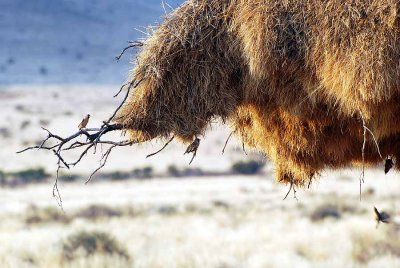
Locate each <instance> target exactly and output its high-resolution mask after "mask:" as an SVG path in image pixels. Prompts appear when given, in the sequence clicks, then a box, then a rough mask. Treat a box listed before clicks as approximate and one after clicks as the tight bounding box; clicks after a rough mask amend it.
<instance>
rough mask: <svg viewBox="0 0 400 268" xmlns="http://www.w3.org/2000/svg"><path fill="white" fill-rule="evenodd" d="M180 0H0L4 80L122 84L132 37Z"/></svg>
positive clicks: (141, 33) (6, 82)
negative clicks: (124, 51) (127, 48)
mask: <svg viewBox="0 0 400 268" xmlns="http://www.w3.org/2000/svg"><path fill="white" fill-rule="evenodd" d="M182 2H183V1H182V0H168V1H163V0H147V1H146V0H120V1H105V0H85V1H79V0H35V1H23V0H12V1H9V0H0V10H1V11H0V13H1V16H0V28H1V29H2V34H1V35H0V43H1V44H2V45H1V46H0V86H4V85H15V84H18V85H21V84H28V85H29V84H35V85H49V84H120V83H122V82H123V81H124V80H125V79H126V78H127V76H128V72H129V69H130V68H131V67H132V66H131V64H130V63H129V62H130V59H131V58H132V55H133V51H128V52H127V53H126V54H125V55H124V57H123V58H122V59H121V60H120V61H119V62H117V61H116V59H115V57H116V56H117V55H118V54H119V53H120V52H121V50H122V49H123V48H124V47H126V46H127V42H128V41H130V40H137V39H140V38H143V37H145V34H144V32H145V31H146V28H147V27H149V26H155V25H157V23H159V22H160V21H161V20H162V17H163V16H164V15H165V12H170V11H171V8H175V7H177V6H178V5H179V4H181V3H182Z"/></svg>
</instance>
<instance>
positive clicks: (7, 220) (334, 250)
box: [0, 171, 400, 268]
mask: <svg viewBox="0 0 400 268" xmlns="http://www.w3.org/2000/svg"><path fill="white" fill-rule="evenodd" d="M367 172H368V174H367V177H369V176H378V177H379V175H377V174H378V173H379V172H377V171H373V172H371V173H370V171H367ZM342 176H344V175H342V174H331V175H330V176H329V179H327V180H323V181H321V182H320V184H319V186H318V187H317V188H315V186H314V187H313V189H311V190H309V191H299V192H298V199H299V201H296V200H295V199H293V198H288V199H287V200H286V201H282V197H283V196H284V194H285V192H286V189H285V187H282V186H281V185H279V184H276V183H274V182H273V181H272V180H270V179H264V178H261V177H252V178H249V177H221V178H219V179H211V178H193V179H190V180H181V179H155V180H152V181H149V180H147V181H135V180H129V181H121V182H110V181H108V182H98V183H93V184H91V185H90V186H88V187H82V184H80V183H72V184H71V183H68V184H62V186H61V187H62V188H61V189H62V191H63V197H64V209H65V213H64V212H62V211H61V210H60V209H58V208H57V207H56V206H55V204H54V201H53V200H52V198H51V196H50V194H49V186H48V184H46V183H43V184H35V185H32V186H30V187H24V188H14V189H9V188H5V189H0V199H1V200H0V201H1V202H2V203H3V204H5V203H6V204H7V205H6V206H5V207H4V208H3V209H1V210H0V244H1V245H2V246H1V247H0V261H1V263H2V267H135V268H136V267H143V268H156V267H166V268H169V267H171V268H172V267H180V268H185V267H192V268H194V267H226V268H235V267H249V268H261V267H279V268H284V267H293V265H296V267H332V268H333V267H398V266H399V265H400V252H399V248H400V245H399V240H398V239H396V238H397V237H398V236H399V235H400V229H399V227H398V225H397V226H396V225H395V224H388V225H386V224H382V225H381V226H380V227H379V228H378V229H376V225H375V222H374V220H373V211H372V208H373V205H378V206H379V207H380V208H382V209H385V210H386V211H388V212H389V213H390V214H391V216H392V218H393V220H395V221H397V222H398V223H400V222H399V219H398V217H397V216H398V208H397V207H396V203H397V201H398V198H397V193H398V191H399V186H398V183H397V179H396V178H395V176H389V177H388V178H385V179H384V180H385V183H383V184H385V186H383V184H382V180H383V178H378V179H377V180H375V181H373V182H372V181H368V185H369V187H370V188H371V189H374V193H371V191H368V192H369V194H364V195H363V202H358V189H357V183H355V182H356V180H355V179H356V177H357V176H358V172H346V176H350V177H352V178H353V180H342V179H341V177H342ZM378 181H380V182H378ZM105 195H106V196H105ZM5 201H7V202H5Z"/></svg>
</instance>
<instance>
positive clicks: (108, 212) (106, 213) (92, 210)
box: [76, 205, 122, 220]
mask: <svg viewBox="0 0 400 268" xmlns="http://www.w3.org/2000/svg"><path fill="white" fill-rule="evenodd" d="M121 216H122V212H121V211H119V210H116V209H113V208H110V207H107V206H102V205H92V206H89V207H87V208H85V209H83V210H81V211H79V212H78V213H77V214H76V217H80V218H85V219H91V220H96V219H100V218H111V217H121Z"/></svg>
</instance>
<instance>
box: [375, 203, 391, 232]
mask: <svg viewBox="0 0 400 268" xmlns="http://www.w3.org/2000/svg"><path fill="white" fill-rule="evenodd" d="M374 213H375V221H376V228H378V226H379V223H381V222H383V223H389V218H390V215H389V214H388V213H386V212H384V211H382V212H379V210H378V209H377V208H376V207H374Z"/></svg>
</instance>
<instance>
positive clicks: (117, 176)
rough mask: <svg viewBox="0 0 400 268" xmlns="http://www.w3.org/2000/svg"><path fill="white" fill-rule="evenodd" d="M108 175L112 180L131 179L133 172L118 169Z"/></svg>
mask: <svg viewBox="0 0 400 268" xmlns="http://www.w3.org/2000/svg"><path fill="white" fill-rule="evenodd" d="M107 177H109V178H110V179H111V180H115V181H121V180H127V179H129V178H130V177H131V174H129V173H128V172H120V171H116V172H112V173H109V174H107Z"/></svg>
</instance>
